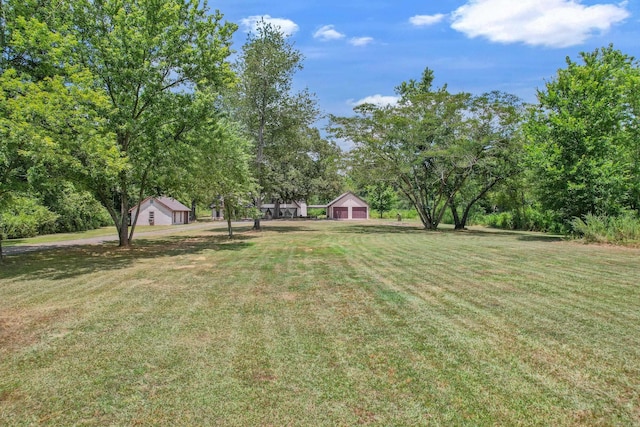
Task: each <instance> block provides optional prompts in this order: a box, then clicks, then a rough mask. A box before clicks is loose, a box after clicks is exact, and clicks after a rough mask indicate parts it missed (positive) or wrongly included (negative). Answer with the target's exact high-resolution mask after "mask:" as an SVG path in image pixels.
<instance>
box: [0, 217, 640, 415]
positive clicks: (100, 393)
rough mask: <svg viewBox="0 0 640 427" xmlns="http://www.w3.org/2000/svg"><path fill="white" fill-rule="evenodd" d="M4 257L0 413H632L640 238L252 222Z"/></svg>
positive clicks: (638, 354) (637, 366) (636, 407)
mask: <svg viewBox="0 0 640 427" xmlns="http://www.w3.org/2000/svg"><path fill="white" fill-rule="evenodd" d="M237 231H240V233H239V234H238V235H237V238H236V239H234V240H232V241H229V240H228V239H226V238H225V235H224V233H225V230H224V229H221V228H212V229H210V230H208V229H203V230H193V231H189V232H185V233H182V234H180V235H176V236H154V237H150V238H148V239H146V240H142V239H139V240H137V242H136V245H135V247H134V248H132V249H127V250H120V249H117V248H116V246H115V243H105V244H104V245H102V246H87V247H74V248H72V249H66V250H58V249H55V250H48V251H43V252H37V253H29V254H22V255H15V256H10V257H8V258H7V260H6V262H5V264H4V265H3V266H2V267H0V269H1V270H0V425H11V426H19V425H100V426H102V425H185V426H186V425H221V426H253V425H263V426H268V425H273V426H284V425H293V426H316V425H327V426H333V425H384V426H389V425H399V426H401V425H407V426H413V425H554V426H563V425H640V285H639V282H640V250H639V249H629V248H617V247H605V246H587V245H581V244H579V243H574V242H565V241H562V240H559V239H556V238H553V237H546V236H543V235H539V234H531V233H514V232H501V231H491V230H474V231H468V232H452V231H444V232H424V231H421V230H420V229H419V228H417V227H413V226H408V225H406V224H404V225H396V224H393V223H389V224H384V223H381V222H376V221H369V222H359V223H347V222H329V221H308V222H303V221H300V222H267V223H266V228H265V231H263V232H261V233H255V232H251V231H249V230H248V228H246V227H245V228H244V229H240V230H237Z"/></svg>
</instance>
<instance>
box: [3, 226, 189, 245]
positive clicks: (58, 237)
mask: <svg viewBox="0 0 640 427" xmlns="http://www.w3.org/2000/svg"><path fill="white" fill-rule="evenodd" d="M184 227H185V226H183V225H154V226H150V225H138V226H136V230H135V233H134V239H135V236H136V235H138V234H140V233H145V232H149V231H160V230H167V229H175V230H180V229H181V228H184ZM91 237H113V238H118V233H117V232H116V229H115V227H114V226H109V227H101V228H96V229H95V230H87V231H76V232H73V233H56V234H45V235H42V236H36V237H29V238H26V239H11V240H3V241H2V246H21V245H38V244H40V243H52V242H64V241H68V240H78V239H87V238H91Z"/></svg>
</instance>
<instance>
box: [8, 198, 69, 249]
mask: <svg viewBox="0 0 640 427" xmlns="http://www.w3.org/2000/svg"><path fill="white" fill-rule="evenodd" d="M1 218H2V220H1V223H2V226H3V228H4V234H5V235H6V237H7V238H8V239H21V238H25V237H34V236H37V235H38V234H44V233H50V232H53V230H55V223H56V220H57V219H58V215H57V214H56V213H54V212H51V211H50V210H49V209H47V208H46V207H44V206H42V205H41V204H39V203H38V201H37V200H36V199H33V198H30V197H15V198H14V199H13V202H12V204H11V206H10V207H9V208H8V209H6V210H5V211H4V212H3V213H2V215H1Z"/></svg>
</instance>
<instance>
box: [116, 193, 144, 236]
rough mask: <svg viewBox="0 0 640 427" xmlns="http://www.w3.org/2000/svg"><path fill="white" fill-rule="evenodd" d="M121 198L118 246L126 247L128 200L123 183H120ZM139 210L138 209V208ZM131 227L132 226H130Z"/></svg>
mask: <svg viewBox="0 0 640 427" xmlns="http://www.w3.org/2000/svg"><path fill="white" fill-rule="evenodd" d="M122 184H123V185H122V198H121V199H120V230H118V231H119V235H118V237H119V243H118V246H120V247H121V248H122V247H127V246H129V242H130V240H129V221H128V219H127V218H128V216H129V198H128V197H127V192H126V188H127V187H126V185H124V182H123V183H122ZM138 209H140V207H138ZM132 225H133V224H132Z"/></svg>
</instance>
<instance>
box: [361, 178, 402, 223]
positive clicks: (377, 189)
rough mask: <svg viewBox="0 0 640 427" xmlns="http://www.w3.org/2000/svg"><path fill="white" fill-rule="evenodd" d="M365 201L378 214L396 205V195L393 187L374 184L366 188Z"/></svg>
mask: <svg viewBox="0 0 640 427" xmlns="http://www.w3.org/2000/svg"><path fill="white" fill-rule="evenodd" d="M365 189H366V193H367V201H368V202H369V206H371V208H372V209H375V210H376V211H378V213H379V214H380V218H382V214H383V213H385V212H388V211H390V210H391V209H393V207H394V206H395V205H396V203H397V198H398V196H397V194H396V191H395V190H394V189H393V187H391V186H389V185H387V184H384V183H380V182H379V183H376V184H374V185H368V186H366V188H365Z"/></svg>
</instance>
